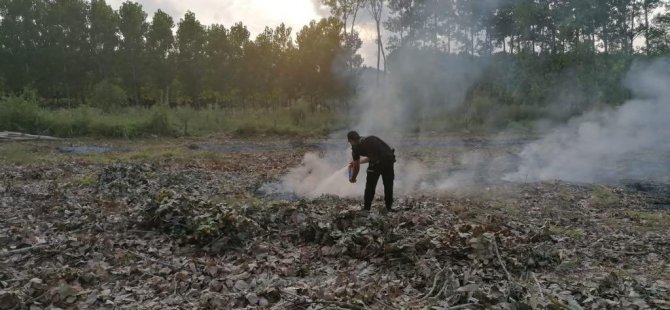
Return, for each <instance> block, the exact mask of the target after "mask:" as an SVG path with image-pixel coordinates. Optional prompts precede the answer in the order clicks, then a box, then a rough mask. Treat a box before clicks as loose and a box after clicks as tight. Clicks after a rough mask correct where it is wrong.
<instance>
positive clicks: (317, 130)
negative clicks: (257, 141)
mask: <svg viewBox="0 0 670 310" xmlns="http://www.w3.org/2000/svg"><path fill="white" fill-rule="evenodd" d="M342 122H343V121H342V120H341V119H340V120H338V118H337V117H336V116H334V115H333V114H332V113H330V112H327V111H320V112H311V111H309V110H308V109H306V108H305V107H304V105H296V106H295V107H292V108H281V109H277V110H269V111H267V110H239V111H235V110H233V109H222V108H216V107H215V108H205V109H195V108H191V107H182V108H161V107H152V108H139V107H125V108H121V107H119V108H116V109H114V110H113V111H111V112H104V111H102V110H101V109H99V108H92V107H86V106H82V107H77V108H72V109H57V110H49V109H46V108H42V107H40V106H38V104H37V103H36V101H35V100H34V99H30V98H24V97H7V98H5V99H0V131H3V130H7V131H21V132H29V133H38V134H45V135H53V136H58V137H79V136H91V137H105V138H137V137H143V136H150V135H156V136H181V135H203V134H214V133H224V134H234V135H299V136H300V135H301V136H310V135H311V136H313V135H322V134H325V133H327V132H329V131H330V130H332V129H333V128H334V127H336V126H341V124H342Z"/></svg>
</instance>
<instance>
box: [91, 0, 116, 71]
mask: <svg viewBox="0 0 670 310" xmlns="http://www.w3.org/2000/svg"><path fill="white" fill-rule="evenodd" d="M88 19H89V23H90V26H89V35H88V36H89V39H90V41H91V57H92V60H93V63H94V65H95V67H96V70H95V71H96V72H95V76H96V78H95V81H101V80H104V79H109V78H111V77H112V75H113V74H114V72H113V68H114V60H115V57H116V49H117V48H118V46H119V36H118V28H119V16H118V15H117V14H116V12H114V10H113V9H112V7H111V6H109V5H108V4H107V3H106V2H105V0H92V1H91V9H90V11H89V17H88Z"/></svg>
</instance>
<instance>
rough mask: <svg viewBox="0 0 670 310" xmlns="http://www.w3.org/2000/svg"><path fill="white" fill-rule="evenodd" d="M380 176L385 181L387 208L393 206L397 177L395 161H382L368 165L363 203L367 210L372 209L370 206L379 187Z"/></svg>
mask: <svg viewBox="0 0 670 310" xmlns="http://www.w3.org/2000/svg"><path fill="white" fill-rule="evenodd" d="M380 176H381V177H382V182H383V183H384V201H385V202H386V208H387V209H391V206H392V205H393V179H394V178H395V174H394V172H393V163H380V164H376V165H370V166H369V167H368V176H367V179H366V180H365V196H364V205H363V207H364V208H365V209H366V210H370V207H371V206H372V200H373V199H374V198H375V188H376V187H377V182H378V181H379V177H380Z"/></svg>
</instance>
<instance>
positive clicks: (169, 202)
mask: <svg viewBox="0 0 670 310" xmlns="http://www.w3.org/2000/svg"><path fill="white" fill-rule="evenodd" d="M436 141H438V142H439V141H440V140H439V139H434V140H431V143H432V144H430V145H431V147H429V148H428V147H419V148H416V149H415V150H413V151H412V152H408V154H410V155H411V156H413V157H420V158H424V159H426V160H429V159H431V158H433V159H435V158H442V159H444V158H451V157H455V156H456V155H455V154H456V153H458V152H463V151H464V150H467V149H472V148H480V149H487V152H489V151H490V152H492V153H495V152H503V153H505V152H509V151H510V150H512V149H514V148H518V147H519V146H518V145H517V144H516V143H496V144H491V143H489V144H487V143H484V142H482V141H485V140H481V139H480V140H477V139H475V140H468V141H470V143H461V144H458V145H454V144H450V143H446V142H445V143H442V144H441V143H437V142H436ZM323 142H324V141H319V140H309V141H291V140H282V139H264V140H231V139H201V140H196V139H194V140H174V141H155V140H147V141H137V142H132V143H131V142H107V143H100V142H97V141H76V142H73V141H56V142H53V141H43V142H22V143H1V144H0V162H2V164H1V165H0V309H57V308H62V309H69V308H75V309H100V308H102V309H106V308H108V309H200V308H210V309H234V308H265V309H670V239H669V238H668V236H669V233H670V208H669V207H668V206H670V186H668V185H667V184H664V183H659V182H644V181H636V182H631V183H630V184H620V185H604V184H568V183H562V182H544V183H523V184H519V183H505V182H492V183H491V184H487V185H486V186H483V187H481V188H477V189H473V190H472V191H468V192H458V193H456V192H443V193H439V194H437V193H425V192H416V193H413V194H411V195H403V196H400V197H397V203H396V207H397V208H399V209H400V211H399V212H396V213H388V214H386V213H385V212H382V211H381V210H382V209H383V208H382V207H381V206H382V205H383V203H382V201H381V200H378V201H376V202H375V206H374V207H373V210H372V211H371V212H370V213H365V212H361V211H359V209H360V205H361V201H360V200H352V199H342V198H337V197H321V198H319V199H314V200H306V199H290V197H277V196H265V195H263V194H262V193H259V191H258V189H259V188H260V187H261V186H262V185H263V184H265V183H267V182H272V181H276V180H277V178H278V177H280V176H281V175H282V174H283V173H285V172H286V171H287V169H288V168H290V167H293V166H296V165H298V164H299V163H300V161H301V159H302V156H303V155H304V153H305V152H307V151H311V150H317V148H318V146H319V145H321V144H323ZM426 150H429V151H426ZM408 156H409V155H408ZM450 156H451V157H450Z"/></svg>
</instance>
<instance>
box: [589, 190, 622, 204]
mask: <svg viewBox="0 0 670 310" xmlns="http://www.w3.org/2000/svg"><path fill="white" fill-rule="evenodd" d="M589 201H590V203H591V205H592V206H595V207H600V208H612V207H616V206H618V205H619V197H618V196H617V195H616V194H615V193H613V192H612V191H611V190H610V189H608V188H607V187H605V186H596V187H595V188H594V189H593V190H592V191H591V198H590V199H589Z"/></svg>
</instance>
